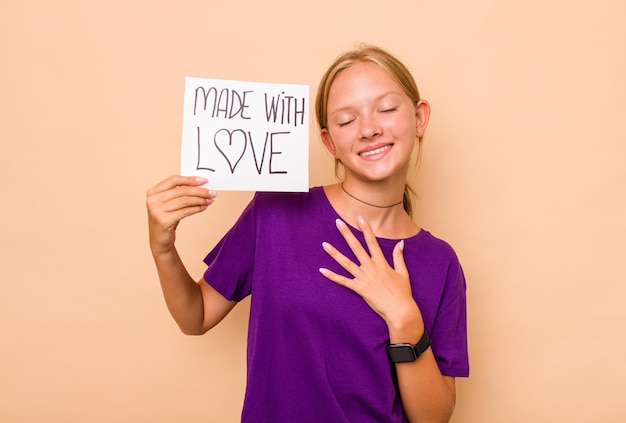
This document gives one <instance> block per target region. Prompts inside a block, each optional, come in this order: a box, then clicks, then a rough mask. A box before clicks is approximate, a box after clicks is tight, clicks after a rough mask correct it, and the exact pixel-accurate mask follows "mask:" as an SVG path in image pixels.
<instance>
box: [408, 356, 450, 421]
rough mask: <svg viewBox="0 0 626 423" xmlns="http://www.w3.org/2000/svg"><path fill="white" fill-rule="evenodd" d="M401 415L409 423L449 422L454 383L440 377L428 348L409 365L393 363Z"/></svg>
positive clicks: (448, 378)
mask: <svg viewBox="0 0 626 423" xmlns="http://www.w3.org/2000/svg"><path fill="white" fill-rule="evenodd" d="M396 371H397V375H398V386H399V388H400V396H401V398H402V404H403V406H404V411H405V413H406V415H407V417H408V418H409V421H410V422H412V423H431V422H432V423H435V422H436V423H445V422H448V421H450V418H451V417H452V413H453V412H454V406H455V402H456V392H455V388H454V379H453V378H450V377H444V376H442V375H441V372H440V371H439V367H438V366H437V362H436V361H435V357H434V355H433V353H432V350H431V349H430V348H429V349H428V350H426V351H425V352H424V353H423V354H422V355H421V356H420V357H419V358H418V359H417V360H416V361H414V362H412V363H397V364H396Z"/></svg>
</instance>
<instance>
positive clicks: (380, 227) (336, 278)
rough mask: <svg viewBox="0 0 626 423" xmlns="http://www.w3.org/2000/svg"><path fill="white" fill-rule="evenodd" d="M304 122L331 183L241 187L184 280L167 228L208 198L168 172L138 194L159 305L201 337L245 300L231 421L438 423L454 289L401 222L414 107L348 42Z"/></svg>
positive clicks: (367, 51) (448, 266) (459, 291)
mask: <svg viewBox="0 0 626 423" xmlns="http://www.w3.org/2000/svg"><path fill="white" fill-rule="evenodd" d="M316 114H317V119H318V123H319V125H320V129H321V138H322V141H323V143H324V145H325V146H326V147H327V148H328V150H329V151H330V152H331V153H332V154H333V156H334V157H335V159H336V163H337V165H338V166H341V167H342V168H343V175H344V176H343V180H342V181H341V182H340V183H339V184H335V185H329V186H324V187H314V188H311V189H310V191H309V192H307V193H257V194H256V195H255V196H254V198H253V200H252V201H251V202H250V204H249V205H248V206H247V208H246V209H245V210H244V212H243V213H242V215H241V216H240V218H239V220H238V221H237V223H236V224H235V225H234V226H233V227H232V228H231V229H230V231H229V232H228V233H227V234H226V235H225V236H224V237H223V238H222V239H221V241H220V242H219V243H218V244H217V246H215V248H213V250H212V251H211V252H210V253H209V254H208V255H207V257H206V259H205V262H206V264H207V266H208V267H207V270H206V272H205V274H204V277H203V278H202V279H201V280H200V281H198V282H197V283H196V282H195V281H194V280H193V279H192V278H191V276H190V275H189V274H188V272H187V271H186V270H185V267H184V265H183V263H182V261H181V259H180V257H179V256H178V254H177V252H176V249H175V246H174V238H175V230H176V226H177V225H178V222H179V221H180V220H181V219H183V218H185V217H187V216H191V215H193V214H196V213H199V212H202V211H204V210H206V209H207V207H208V206H209V205H211V204H212V203H213V202H214V200H215V197H216V193H215V192H213V191H210V190H207V189H204V188H201V187H200V185H202V184H204V183H205V182H206V180H205V179H203V178H196V177H183V176H172V177H170V178H168V179H166V180H164V181H162V182H161V183H159V184H157V185H155V186H154V187H153V188H151V189H150V190H149V191H148V197H147V206H148V215H149V228H150V246H151V248H152V253H153V256H154V260H155V263H156V266H157V269H158V273H159V278H160V281H161V285H162V288H163V293H164V296H165V300H166V303H167V306H168V308H169V310H170V313H171V314H172V316H173V317H174V319H175V320H176V322H177V323H178V325H179V326H180V328H181V330H182V331H183V332H184V333H186V334H203V333H205V332H207V331H208V330H209V329H211V328H212V327H214V326H215V325H216V324H218V323H219V322H220V321H221V320H222V319H223V318H224V316H226V315H227V314H228V312H229V311H230V310H232V308H233V307H234V306H235V305H236V304H237V302H238V301H241V300H242V299H243V298H245V297H246V296H248V295H251V306H250V322H249V332H248V349H247V357H248V358H247V386H246V395H245V400H244V406H243V412H242V421H243V422H271V423H277V422H299V423H300V422H324V423H328V422H332V423H338V422H359V423H364V422H407V421H408V422H447V421H449V419H450V417H451V415H452V412H453V410H454V404H455V399H456V390H455V379H454V378H455V377H457V376H458V377H462V376H468V374H469V364H468V356H467V337H466V310H465V280H464V276H463V272H462V269H461V266H460V264H459V262H458V259H457V257H456V255H455V253H454V251H453V250H452V248H451V247H450V246H449V245H448V244H447V243H445V242H444V241H442V240H439V239H437V238H435V237H434V236H433V235H431V234H430V233H429V232H427V231H426V230H424V229H422V228H420V227H418V226H417V225H416V224H415V223H414V222H413V220H412V218H411V215H410V213H411V201H410V190H409V188H408V186H407V185H406V180H407V175H408V169H409V167H410V166H411V156H412V153H413V152H414V150H415V149H416V148H417V149H418V153H419V146H420V145H421V140H422V136H423V135H424V131H425V130H426V127H427V125H428V119H429V114H430V106H429V104H428V103H427V102H426V101H424V100H422V99H420V97H419V93H418V90H417V87H416V85H415V82H414V80H413V77H412V76H411V74H410V73H409V72H408V70H407V69H406V67H405V66H404V65H403V64H402V63H401V62H399V61H398V60H397V59H396V58H395V57H393V56H392V55H390V54H389V53H387V52H386V51H384V50H382V49H380V48H376V47H373V46H363V47H361V48H359V49H357V50H354V51H350V52H347V53H345V54H343V55H342V56H340V57H339V58H338V59H337V60H336V61H335V63H333V64H332V66H331V67H330V68H329V69H328V71H327V72H326V74H325V75H324V77H323V78H322V80H321V83H320V86H319V89H318V93H317V99H316Z"/></svg>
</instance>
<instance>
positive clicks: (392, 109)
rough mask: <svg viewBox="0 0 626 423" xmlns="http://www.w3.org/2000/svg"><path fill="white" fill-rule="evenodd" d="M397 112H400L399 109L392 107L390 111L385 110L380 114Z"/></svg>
mask: <svg viewBox="0 0 626 423" xmlns="http://www.w3.org/2000/svg"><path fill="white" fill-rule="evenodd" d="M396 110H398V108H397V107H390V108H389V109H384V110H381V111H380V112H381V113H389V112H395V111H396Z"/></svg>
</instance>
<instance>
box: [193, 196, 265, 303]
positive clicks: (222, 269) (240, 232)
mask: <svg viewBox="0 0 626 423" xmlns="http://www.w3.org/2000/svg"><path fill="white" fill-rule="evenodd" d="M256 200H257V196H256V195H255V197H254V198H253V199H252V201H251V202H250V203H249V204H248V206H247V207H246V208H245V210H244V211H243V213H242V214H241V216H240V217H239V219H238V220H237V222H236V223H235V225H234V226H233V227H232V228H231V229H230V230H229V231H228V232H227V233H226V235H224V237H223V238H222V239H221V240H220V241H219V242H218V243H217V245H216V246H215V248H213V250H211V252H210V253H209V254H208V255H207V256H206V257H205V259H204V262H205V263H206V265H207V266H208V267H207V269H206V271H205V272H204V280H205V281H207V283H209V285H211V286H212V287H213V288H215V290H216V291H217V292H219V293H220V294H221V295H222V296H223V297H224V298H226V299H228V300H230V301H241V300H242V299H244V298H245V297H247V296H248V295H250V292H251V290H252V276H253V270H254V261H255V251H256V240H257V235H256V232H257V225H256V210H255V204H256Z"/></svg>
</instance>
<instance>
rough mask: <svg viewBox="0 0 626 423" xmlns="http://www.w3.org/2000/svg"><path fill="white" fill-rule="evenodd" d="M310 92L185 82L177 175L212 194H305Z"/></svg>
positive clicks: (270, 86) (236, 83)
mask: <svg viewBox="0 0 626 423" xmlns="http://www.w3.org/2000/svg"><path fill="white" fill-rule="evenodd" d="M308 111H309V87H308V86H306V85H289V84H269V83H259V82H245V81H229V80H219V79H203V78H186V83H185V98H184V114H183V137H182V150H181V174H183V175H197V176H204V177H205V178H207V179H209V184H208V185H209V186H210V188H211V189H215V190H235V191H307V190H308V189H309V186H308V183H309V182H308V152H309V112H308Z"/></svg>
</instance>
